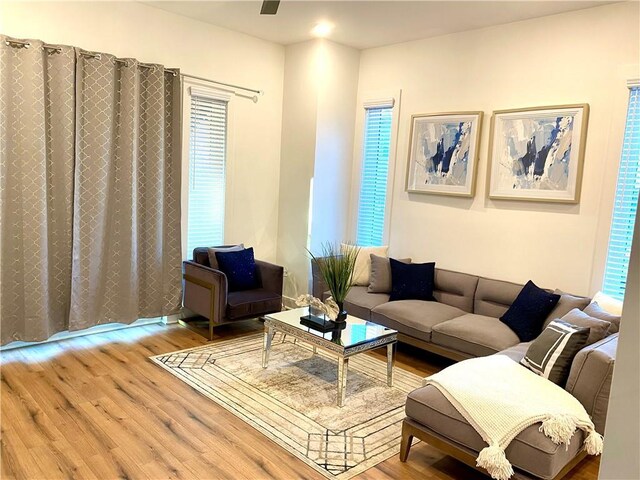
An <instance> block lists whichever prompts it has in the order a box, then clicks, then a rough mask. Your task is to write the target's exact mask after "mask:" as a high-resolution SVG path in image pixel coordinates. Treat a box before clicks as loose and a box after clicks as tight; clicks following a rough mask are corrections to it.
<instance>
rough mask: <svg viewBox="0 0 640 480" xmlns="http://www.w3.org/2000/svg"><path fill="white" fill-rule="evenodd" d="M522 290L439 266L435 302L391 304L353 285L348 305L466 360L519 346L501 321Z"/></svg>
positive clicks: (320, 289) (415, 341)
mask: <svg viewBox="0 0 640 480" xmlns="http://www.w3.org/2000/svg"><path fill="white" fill-rule="evenodd" d="M522 287H523V285H519V284H516V283H511V282H505V281H500V280H492V279H488V278H483V277H479V276H475V275H469V274H466V273H460V272H454V271H451V270H443V269H439V268H436V271H435V289H434V297H435V298H436V300H437V301H436V302H425V301H422V300H400V301H396V302H389V295H388V294H386V293H368V291H367V287H366V286H354V287H352V288H351V291H350V292H349V295H348V296H347V300H346V302H345V304H344V306H345V309H346V310H347V312H349V313H350V314H351V315H354V316H356V317H359V318H363V319H365V320H371V321H372V322H375V323H377V324H380V325H384V326H386V327H389V328H393V329H394V330H397V331H398V339H399V340H400V341H401V342H405V343H410V344H412V345H415V346H417V347H420V348H422V349H424V350H428V351H431V352H434V353H437V354H439V355H442V356H445V357H448V358H451V359H453V360H464V359H467V358H472V357H478V356H483V355H491V354H492V353H496V352H499V351H502V350H504V349H506V348H509V347H512V346H514V345H517V344H518V343H519V339H518V336H517V335H516V334H515V333H514V332H513V331H512V330H511V329H510V328H509V327H507V326H506V325H505V324H504V323H502V322H501V321H500V320H499V317H500V316H502V315H503V314H504V313H505V312H506V311H507V309H508V308H509V306H510V305H511V304H512V303H513V301H514V300H515V299H516V297H517V296H518V293H520V290H522ZM325 291H326V289H325V288H324V284H323V282H322V281H321V279H319V278H318V277H317V275H314V291H313V294H314V296H316V297H319V298H321V297H322V296H326V295H325ZM565 313H566V312H565Z"/></svg>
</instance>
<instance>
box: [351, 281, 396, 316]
mask: <svg viewBox="0 0 640 480" xmlns="http://www.w3.org/2000/svg"><path fill="white" fill-rule="evenodd" d="M388 301H389V295H388V294H386V293H368V292H367V287H364V286H354V287H351V290H349V293H348V294H347V298H346V299H345V301H344V309H345V310H346V311H347V313H348V314H349V315H353V316H354V317H358V318H362V319H363V320H370V319H371V309H372V308H374V307H377V306H378V305H380V304H382V303H387V302H388Z"/></svg>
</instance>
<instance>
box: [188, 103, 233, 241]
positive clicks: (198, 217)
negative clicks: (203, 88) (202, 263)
mask: <svg viewBox="0 0 640 480" xmlns="http://www.w3.org/2000/svg"><path fill="white" fill-rule="evenodd" d="M190 109H191V110H190V125H191V126H190V129H189V208H188V212H189V214H188V220H187V248H188V251H189V252H192V251H193V249H194V248H196V247H210V246H214V245H222V244H223V243H224V196H225V163H226V156H227V155H226V153H227V112H228V103H227V101H224V100H219V99H215V98H210V97H207V96H200V95H197V94H193V93H192V94H191V102H190Z"/></svg>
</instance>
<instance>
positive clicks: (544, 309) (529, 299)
mask: <svg viewBox="0 0 640 480" xmlns="http://www.w3.org/2000/svg"><path fill="white" fill-rule="evenodd" d="M559 300H560V295H556V294H555V293H549V292H547V291H546V290H543V289H542V288H540V287H537V286H536V284H535V283H533V282H532V281H531V280H529V281H528V282H527V283H526V285H525V286H524V287H523V288H522V290H521V291H520V293H519V294H518V296H517V297H516V299H515V301H514V302H513V304H511V306H510V307H509V310H507V311H506V312H505V314H504V315H503V316H502V317H500V320H501V321H502V323H504V324H505V325H507V326H508V327H509V328H511V330H513V331H514V332H515V334H516V335H518V338H519V339H520V341H521V342H529V341H531V340H533V339H534V338H536V337H537V336H538V335H539V334H540V332H541V331H542V324H543V323H544V321H545V319H546V318H547V316H548V315H549V313H551V310H553V308H554V307H555V306H556V304H557V303H558V301H559Z"/></svg>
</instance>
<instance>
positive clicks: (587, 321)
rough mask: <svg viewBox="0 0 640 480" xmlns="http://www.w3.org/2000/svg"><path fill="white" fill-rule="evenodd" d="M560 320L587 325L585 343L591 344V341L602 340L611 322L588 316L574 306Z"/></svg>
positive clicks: (581, 325)
mask: <svg viewBox="0 0 640 480" xmlns="http://www.w3.org/2000/svg"><path fill="white" fill-rule="evenodd" d="M562 321H564V322H567V323H570V324H571V325H575V326H576V327H587V328H588V329H589V339H588V340H587V345H591V344H592V343H596V342H598V341H600V340H602V339H603V338H604V337H606V336H607V334H608V333H609V328H611V322H607V321H605V320H600V319H598V318H594V317H590V316H589V315H587V314H586V313H584V312H583V311H582V310H579V309H577V308H574V309H573V310H571V311H570V312H569V313H567V314H566V315H565V316H564V317H562Z"/></svg>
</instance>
